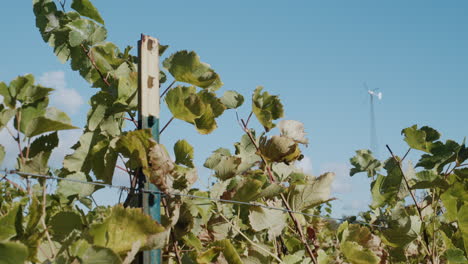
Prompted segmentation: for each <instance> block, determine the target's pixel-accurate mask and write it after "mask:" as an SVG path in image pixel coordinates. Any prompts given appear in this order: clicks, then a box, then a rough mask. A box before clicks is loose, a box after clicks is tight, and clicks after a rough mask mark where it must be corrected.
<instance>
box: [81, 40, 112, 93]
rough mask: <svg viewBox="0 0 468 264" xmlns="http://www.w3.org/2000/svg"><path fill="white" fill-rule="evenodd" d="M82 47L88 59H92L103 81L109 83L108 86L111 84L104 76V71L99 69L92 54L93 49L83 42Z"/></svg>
mask: <svg viewBox="0 0 468 264" xmlns="http://www.w3.org/2000/svg"><path fill="white" fill-rule="evenodd" d="M80 46H81V48H82V49H83V51H84V53H86V57H88V59H89V60H90V61H91V64H92V65H93V67H94V69H95V70H96V71H97V72H98V74H99V76H100V77H101V79H102V81H103V82H104V83H105V84H106V85H107V86H111V85H110V83H109V81H107V78H106V77H104V74H102V72H101V71H100V70H99V69H98V67H97V65H96V62H95V61H94V59H93V57H92V56H91V50H89V51H88V50H87V49H86V47H85V46H84V45H83V44H81V45H80Z"/></svg>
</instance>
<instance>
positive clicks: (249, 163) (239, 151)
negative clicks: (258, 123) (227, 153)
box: [234, 130, 261, 173]
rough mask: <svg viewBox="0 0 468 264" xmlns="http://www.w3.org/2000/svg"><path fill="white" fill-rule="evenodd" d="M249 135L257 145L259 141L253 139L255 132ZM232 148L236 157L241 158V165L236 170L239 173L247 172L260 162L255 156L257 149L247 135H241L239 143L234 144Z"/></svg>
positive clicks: (258, 157)
mask: <svg viewBox="0 0 468 264" xmlns="http://www.w3.org/2000/svg"><path fill="white" fill-rule="evenodd" d="M251 134H252V136H253V138H254V141H256V144H258V141H259V140H258V138H256V137H255V131H253V130H252V131H251ZM234 147H235V148H236V155H237V156H239V157H240V158H241V164H240V165H239V168H238V171H239V173H243V172H245V171H247V170H248V169H250V168H252V167H253V166H254V165H255V164H256V163H258V162H260V161H261V158H260V156H259V155H258V154H257V148H256V147H255V144H254V143H253V142H252V140H251V139H250V137H249V136H248V135H243V136H242V138H241V140H240V142H237V143H235V144H234Z"/></svg>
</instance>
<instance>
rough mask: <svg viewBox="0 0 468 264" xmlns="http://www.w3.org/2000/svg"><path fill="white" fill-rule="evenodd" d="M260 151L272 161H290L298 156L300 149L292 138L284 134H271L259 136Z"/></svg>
mask: <svg viewBox="0 0 468 264" xmlns="http://www.w3.org/2000/svg"><path fill="white" fill-rule="evenodd" d="M259 148H260V152H261V153H262V155H263V157H265V158H266V159H267V160H269V161H273V162H285V163H287V164H288V163H290V162H293V161H295V160H297V159H298V158H299V156H300V155H301V150H300V148H299V146H298V145H297V143H296V142H294V140H292V139H290V138H288V137H284V136H272V137H271V138H270V139H267V137H265V136H264V137H261V138H260V145H259Z"/></svg>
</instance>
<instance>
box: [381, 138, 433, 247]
mask: <svg viewBox="0 0 468 264" xmlns="http://www.w3.org/2000/svg"><path fill="white" fill-rule="evenodd" d="M385 146H386V147H387V149H388V151H389V152H390V155H392V158H393V160H394V161H395V162H396V163H397V165H398V168H399V169H400V173H401V176H402V178H403V181H404V182H405V186H406V188H407V189H408V192H409V193H410V195H411V199H412V200H413V203H414V205H415V206H416V211H417V212H418V216H419V219H420V220H421V223H424V218H423V216H422V210H421V207H420V206H419V203H418V201H417V200H416V197H415V196H414V193H413V191H412V190H411V189H410V186H409V183H408V180H407V179H406V176H405V173H404V172H403V168H402V167H401V161H400V160H398V159H397V157H396V156H395V155H394V154H393V151H392V149H391V148H390V146H388V145H385ZM423 236H424V243H423V245H424V246H425V249H426V250H427V253H428V254H429V255H431V256H432V250H431V249H430V247H429V245H430V244H429V236H428V234H427V230H426V228H425V227H424V228H423Z"/></svg>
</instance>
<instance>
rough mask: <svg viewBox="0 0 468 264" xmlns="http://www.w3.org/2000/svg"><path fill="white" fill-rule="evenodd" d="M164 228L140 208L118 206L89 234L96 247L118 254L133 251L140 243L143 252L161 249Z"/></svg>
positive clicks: (92, 228)
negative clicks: (136, 243) (138, 242)
mask: <svg viewBox="0 0 468 264" xmlns="http://www.w3.org/2000/svg"><path fill="white" fill-rule="evenodd" d="M163 232H164V227H162V226H161V225H160V224H158V223H157V222H156V221H154V220H153V219H152V218H151V217H150V216H149V215H146V214H144V213H143V212H142V210H141V209H140V208H124V207H123V206H122V205H116V206H114V207H112V208H111V209H110V212H109V213H108V214H107V216H106V217H105V219H104V220H103V222H102V223H94V224H92V225H91V226H90V227H89V231H88V234H89V236H90V238H91V239H92V241H91V242H92V243H94V245H96V246H103V247H104V246H105V247H107V248H110V249H112V250H113V251H114V252H116V253H117V254H123V253H126V252H127V251H129V250H131V249H132V245H133V243H135V242H137V241H140V242H141V245H142V250H147V249H155V248H160V247H162V246H163V245H164V243H165V242H164V241H165V238H164V236H161V235H162V234H164V233H163Z"/></svg>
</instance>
